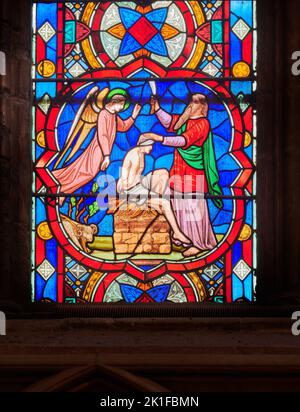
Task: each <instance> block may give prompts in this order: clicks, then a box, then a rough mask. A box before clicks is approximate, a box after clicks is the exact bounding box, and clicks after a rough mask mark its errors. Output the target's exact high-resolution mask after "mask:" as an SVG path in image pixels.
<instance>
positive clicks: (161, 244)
mask: <svg viewBox="0 0 300 412" xmlns="http://www.w3.org/2000/svg"><path fill="white" fill-rule="evenodd" d="M114 225H115V232H114V236H113V238H114V249H115V253H117V254H124V253H152V254H169V253H171V239H170V226H169V223H168V222H167V221H166V219H165V218H164V216H162V215H160V216H159V215H158V214H157V213H156V212H155V211H152V210H151V209H147V210H142V209H139V208H137V207H134V208H132V207H127V208H126V209H125V210H124V209H122V208H120V209H118V210H117V211H116V212H115V214H114Z"/></svg>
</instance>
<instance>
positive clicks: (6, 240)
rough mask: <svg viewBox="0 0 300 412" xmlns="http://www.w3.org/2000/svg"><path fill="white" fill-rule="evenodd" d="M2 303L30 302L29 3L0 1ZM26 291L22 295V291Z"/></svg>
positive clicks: (0, 294) (0, 232)
mask: <svg viewBox="0 0 300 412" xmlns="http://www.w3.org/2000/svg"><path fill="white" fill-rule="evenodd" d="M0 50H1V51H3V52H4V53H5V54H6V66H7V68H6V76H0V179H1V180H0V194H1V195H0V196H1V202H0V216H1V225H0V238H1V241H0V261H1V272H0V300H14V301H22V300H23V301H24V300H25V299H29V298H30V294H29V287H30V283H29V279H30V276H29V274H30V229H31V228H30V224H31V223H30V222H31V2H30V1H27V0H22V1H20V0H19V1H18V0H17V1H7V0H2V1H1V2H0ZM24 292H25V293H24Z"/></svg>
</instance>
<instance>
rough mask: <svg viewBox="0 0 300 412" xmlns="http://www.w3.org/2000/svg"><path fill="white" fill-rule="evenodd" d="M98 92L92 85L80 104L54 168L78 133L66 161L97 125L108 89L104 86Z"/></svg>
mask: <svg viewBox="0 0 300 412" xmlns="http://www.w3.org/2000/svg"><path fill="white" fill-rule="evenodd" d="M98 92H99V88H98V87H97V86H95V87H93V88H92V89H91V90H90V91H89V93H88V94H87V95H86V97H85V99H84V101H83V102H82V104H81V105H80V107H79V109H78V111H77V113H76V116H75V119H74V121H73V123H72V126H71V129H70V131H69V134H68V136H67V139H66V142H65V145H64V147H63V149H62V151H61V153H60V155H59V156H58V158H57V160H56V162H55V165H54V168H56V167H57V166H58V165H59V163H60V162H61V160H62V159H63V157H64V156H65V154H66V153H67V151H68V150H69V149H70V147H71V145H72V143H73V142H74V140H75V139H76V137H77V136H78V134H79V136H78V139H77V141H76V143H75V145H74V147H73V148H72V150H71V152H70V153H69V155H68V157H67V158H66V159H65V162H67V161H68V160H70V159H71V158H72V157H73V156H74V154H75V153H76V152H77V151H78V149H79V148H80V147H81V146H82V144H83V142H84V141H85V139H86V138H87V136H88V135H89V133H90V131H91V130H92V129H93V128H94V127H95V126H96V125H97V119H98V115H99V113H100V111H101V109H102V108H103V102H104V98H105V97H106V96H107V94H108V92H109V89H108V88H107V87H106V88H105V89H103V90H102V91H101V92H99V93H98ZM97 93H98V96H97V98H96V99H95V98H94V97H95V96H96V94H97ZM95 101H97V103H95Z"/></svg>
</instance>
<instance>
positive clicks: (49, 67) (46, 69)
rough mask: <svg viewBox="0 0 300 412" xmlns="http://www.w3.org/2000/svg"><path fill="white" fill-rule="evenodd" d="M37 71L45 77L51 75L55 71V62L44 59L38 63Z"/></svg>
mask: <svg viewBox="0 0 300 412" xmlns="http://www.w3.org/2000/svg"><path fill="white" fill-rule="evenodd" d="M37 71H38V74H40V75H41V76H43V77H46V78H48V77H51V76H53V74H54V73H55V64H54V63H53V62H52V61H51V60H42V61H41V62H40V63H39V64H38V67H37Z"/></svg>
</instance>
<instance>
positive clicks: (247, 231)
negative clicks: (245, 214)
mask: <svg viewBox="0 0 300 412" xmlns="http://www.w3.org/2000/svg"><path fill="white" fill-rule="evenodd" d="M251 236H252V229H251V227H250V226H249V225H247V224H245V225H244V226H243V229H242V231H241V234H240V236H239V241H241V242H245V241H246V240H249V239H250V238H251Z"/></svg>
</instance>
